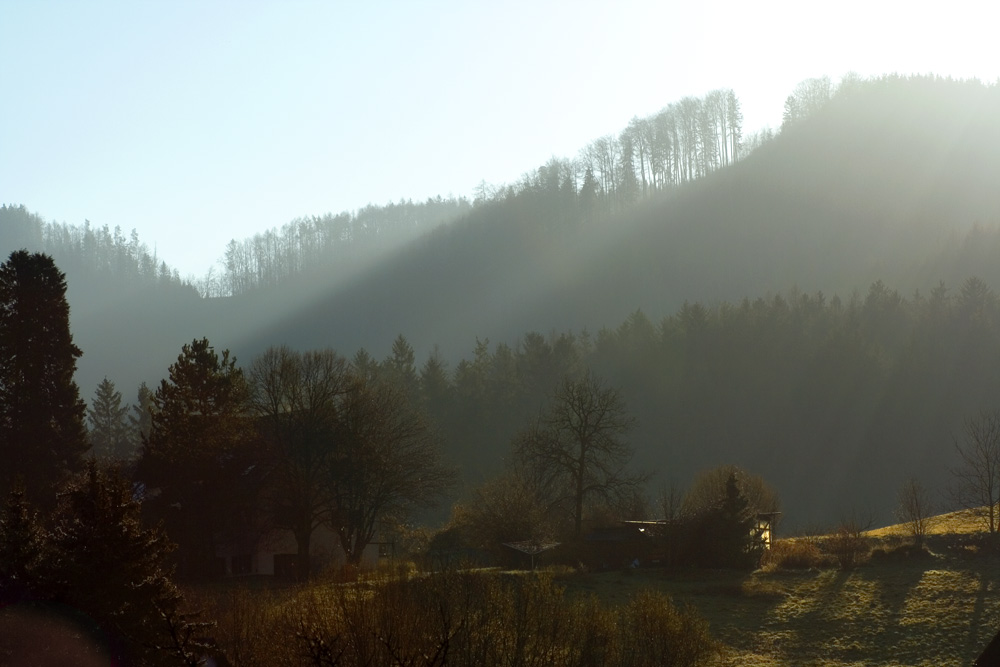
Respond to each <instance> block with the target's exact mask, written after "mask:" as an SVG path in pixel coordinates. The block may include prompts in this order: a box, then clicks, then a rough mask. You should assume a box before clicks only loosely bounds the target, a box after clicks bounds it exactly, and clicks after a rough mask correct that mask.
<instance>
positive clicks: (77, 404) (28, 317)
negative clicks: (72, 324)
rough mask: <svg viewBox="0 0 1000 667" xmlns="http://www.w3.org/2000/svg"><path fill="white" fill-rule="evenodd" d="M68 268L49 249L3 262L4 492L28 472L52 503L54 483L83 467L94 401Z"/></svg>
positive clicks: (0, 386)
mask: <svg viewBox="0 0 1000 667" xmlns="http://www.w3.org/2000/svg"><path fill="white" fill-rule="evenodd" d="M81 354H82V353H81V352H80V349H79V348H78V347H77V346H76V345H74V344H73V336H72V334H71V333H70V329H69V304H68V303H67V301H66V276H65V275H64V274H63V273H62V272H61V271H60V270H59V269H58V268H56V265H55V262H53V261H52V258H51V257H49V256H48V255H44V254H41V253H29V252H27V251H25V250H18V251H16V252H13V253H11V255H10V258H9V259H8V260H7V261H6V262H5V263H3V264H2V265H0V460H2V461H3V462H4V463H3V466H0V493H3V494H6V493H7V492H8V491H9V490H10V489H11V488H12V484H13V482H14V480H16V479H17V478H21V479H23V480H24V483H25V485H26V488H27V492H28V497H29V498H30V499H32V500H33V501H35V502H36V503H37V504H38V505H39V506H40V507H51V506H52V505H53V504H54V502H55V494H54V490H55V488H56V487H57V486H58V484H59V483H60V482H61V481H62V480H63V479H65V477H66V476H67V475H68V474H69V473H72V472H74V471H77V470H79V469H80V468H81V467H82V462H83V455H84V453H85V452H86V451H87V447H88V445H87V435H86V431H85V429H84V424H83V416H84V411H85V410H86V406H85V405H84V403H83V401H82V400H80V391H79V389H78V388H77V386H76V383H75V382H74V381H73V373H74V372H75V371H76V360H77V358H78V357H79V356H80V355H81Z"/></svg>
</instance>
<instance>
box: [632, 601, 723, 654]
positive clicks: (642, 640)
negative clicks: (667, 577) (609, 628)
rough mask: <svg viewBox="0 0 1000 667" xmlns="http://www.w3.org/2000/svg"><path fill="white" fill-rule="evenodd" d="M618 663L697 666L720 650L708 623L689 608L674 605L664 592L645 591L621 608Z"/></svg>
mask: <svg viewBox="0 0 1000 667" xmlns="http://www.w3.org/2000/svg"><path fill="white" fill-rule="evenodd" d="M619 631H620V642H621V643H620V651H621V655H620V660H619V661H618V662H617V664H619V665H623V666H629V667H646V666H648V667H660V666H667V667H695V666H696V665H701V664H704V663H706V662H707V661H709V660H710V659H711V658H712V657H713V655H714V654H716V653H717V652H718V650H719V647H718V645H717V644H716V643H715V642H714V641H713V640H712V638H711V637H710V636H709V634H708V623H706V622H705V621H704V620H703V619H702V618H700V617H699V616H698V615H697V614H695V613H694V612H692V611H690V610H686V609H685V610H681V609H678V608H677V607H675V606H674V605H673V604H672V603H671V602H670V598H668V597H667V596H666V595H663V594H662V593H655V592H652V591H644V592H641V593H639V594H638V595H636V596H635V597H634V598H632V600H631V601H630V602H629V603H628V604H627V605H625V608H624V609H623V610H622V614H621V621H620V626H619Z"/></svg>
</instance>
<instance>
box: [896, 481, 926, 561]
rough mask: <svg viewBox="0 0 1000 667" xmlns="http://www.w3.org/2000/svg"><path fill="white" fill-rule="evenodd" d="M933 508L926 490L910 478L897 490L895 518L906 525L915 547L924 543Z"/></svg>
mask: <svg viewBox="0 0 1000 667" xmlns="http://www.w3.org/2000/svg"><path fill="white" fill-rule="evenodd" d="M932 512H933V508H932V505H931V500H930V497H929V496H928V494H927V489H925V488H924V486H923V484H921V483H920V482H918V481H917V480H915V479H913V478H912V477H911V478H910V479H908V480H906V481H905V482H903V486H902V487H900V489H899V494H898V505H897V506H896V518H897V519H899V520H900V521H901V522H903V523H904V524H905V525H906V528H907V530H909V531H910V534H911V535H913V539H914V541H915V542H916V543H917V546H918V547H919V546H921V545H922V544H923V543H924V538H925V537H926V536H927V530H928V529H929V528H930V526H931V522H932V521H933V518H932V517H931V514H932Z"/></svg>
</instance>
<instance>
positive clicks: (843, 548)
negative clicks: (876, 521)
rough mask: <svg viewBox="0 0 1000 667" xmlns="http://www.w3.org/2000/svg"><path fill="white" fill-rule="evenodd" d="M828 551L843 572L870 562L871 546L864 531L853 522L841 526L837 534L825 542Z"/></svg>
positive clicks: (846, 522)
mask: <svg viewBox="0 0 1000 667" xmlns="http://www.w3.org/2000/svg"><path fill="white" fill-rule="evenodd" d="M824 544H825V546H826V550H827V551H828V552H829V553H830V554H831V555H832V556H833V557H834V558H836V559H837V564H838V565H840V569H842V570H850V569H853V568H855V567H857V566H858V565H861V564H862V563H864V562H865V561H867V560H868V557H869V556H870V555H871V545H870V544H869V541H868V538H866V537H865V536H864V529H862V528H860V527H858V525H857V523H855V522H853V521H845V522H843V523H841V524H840V526H838V528H837V532H835V533H834V534H833V535H831V536H830V537H827V538H826V541H825V543H824Z"/></svg>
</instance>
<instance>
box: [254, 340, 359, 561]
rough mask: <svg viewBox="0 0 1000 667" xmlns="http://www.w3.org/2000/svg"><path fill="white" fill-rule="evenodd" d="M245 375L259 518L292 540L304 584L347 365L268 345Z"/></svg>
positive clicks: (326, 497)
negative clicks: (261, 484)
mask: <svg viewBox="0 0 1000 667" xmlns="http://www.w3.org/2000/svg"><path fill="white" fill-rule="evenodd" d="M247 375H248V379H249V384H250V389H251V391H250V404H251V407H252V408H253V411H254V413H255V414H256V416H257V417H258V425H259V427H260V429H261V433H262V435H263V437H264V440H265V443H266V448H265V449H266V452H267V456H266V461H265V464H266V466H267V469H268V475H267V479H268V484H267V485H266V488H265V492H264V503H265V506H266V512H267V514H268V517H269V518H270V521H271V523H272V524H273V525H274V526H276V527H279V528H285V529H288V530H291V531H292V534H293V535H294V536H295V541H296V544H297V551H298V561H297V563H298V566H297V567H298V572H297V575H298V577H299V579H300V580H304V579H306V578H307V577H308V576H309V571H310V562H309V553H310V542H311V539H312V535H313V533H314V532H315V530H316V529H317V528H318V527H319V526H320V525H321V524H322V523H323V522H324V521H326V519H327V517H328V515H327V512H328V510H329V504H330V488H331V475H332V466H333V462H334V460H335V451H336V450H335V449H334V433H335V424H336V419H337V414H338V409H339V403H340V401H341V400H342V398H343V395H344V394H345V393H346V391H347V364H346V361H345V360H344V359H343V357H341V356H339V355H338V354H337V353H336V352H334V351H332V350H318V351H315V352H306V353H304V354H302V353H299V352H296V351H294V350H290V349H289V348H287V347H284V346H282V347H272V348H269V349H268V350H266V351H265V352H264V353H263V354H261V355H260V356H259V357H257V358H256V359H254V362H253V363H252V364H251V365H250V368H249V370H248V372H247Z"/></svg>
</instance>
